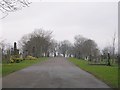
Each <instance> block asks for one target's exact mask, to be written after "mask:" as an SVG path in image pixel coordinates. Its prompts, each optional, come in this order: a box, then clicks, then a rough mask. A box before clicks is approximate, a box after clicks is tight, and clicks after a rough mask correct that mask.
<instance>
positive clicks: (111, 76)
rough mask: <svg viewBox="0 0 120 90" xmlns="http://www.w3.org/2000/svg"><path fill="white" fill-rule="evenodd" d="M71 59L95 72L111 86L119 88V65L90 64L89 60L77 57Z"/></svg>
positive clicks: (86, 69) (70, 59) (90, 71)
mask: <svg viewBox="0 0 120 90" xmlns="http://www.w3.org/2000/svg"><path fill="white" fill-rule="evenodd" d="M69 61H71V62H72V63H74V64H75V65H77V66H78V67H80V68H81V69H83V70H85V71H87V72H89V73H91V74H93V75H94V76H95V77H97V78H99V79H100V80H102V81H103V82H105V83H106V84H108V85H109V86H110V87H112V88H118V66H116V65H114V66H102V65H99V66H98V65H89V64H88V62H87V61H85V60H80V59H75V58H69Z"/></svg>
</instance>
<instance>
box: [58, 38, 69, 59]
mask: <svg viewBox="0 0 120 90" xmlns="http://www.w3.org/2000/svg"><path fill="white" fill-rule="evenodd" d="M70 45H71V43H70V42H69V41H68V40H64V41H61V42H60V43H59V53H61V54H63V56H64V57H65V56H68V54H69V50H70Z"/></svg>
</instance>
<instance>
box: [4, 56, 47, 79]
mask: <svg viewBox="0 0 120 90" xmlns="http://www.w3.org/2000/svg"><path fill="white" fill-rule="evenodd" d="M44 60H47V58H39V59H37V60H24V61H22V62H20V63H10V64H2V76H3V77H4V76H6V75H8V74H10V73H13V72H15V71H18V70H21V69H23V68H26V67H28V66H31V65H33V64H36V63H40V62H42V61H44Z"/></svg>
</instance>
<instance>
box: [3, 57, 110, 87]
mask: <svg viewBox="0 0 120 90" xmlns="http://www.w3.org/2000/svg"><path fill="white" fill-rule="evenodd" d="M2 83H3V84H2V86H3V88H110V87H109V86H107V85H106V84H105V83H103V82H102V81H100V80H98V79H97V78H95V77H94V76H93V75H91V74H89V73H88V72H86V71H83V70H82V69H80V68H78V67H77V66H75V65H74V64H72V63H71V62H69V61H68V60H67V59H66V58H64V57H55V58H50V59H49V60H46V61H43V62H41V63H38V64H35V65H33V66H30V67H28V68H25V69H22V70H19V71H17V72H14V73H12V74H9V75H8V76H5V77H3V79H2Z"/></svg>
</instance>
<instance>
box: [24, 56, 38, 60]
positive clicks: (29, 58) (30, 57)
mask: <svg viewBox="0 0 120 90" xmlns="http://www.w3.org/2000/svg"><path fill="white" fill-rule="evenodd" d="M36 59H37V58H36V57H33V56H27V57H26V60H36Z"/></svg>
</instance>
